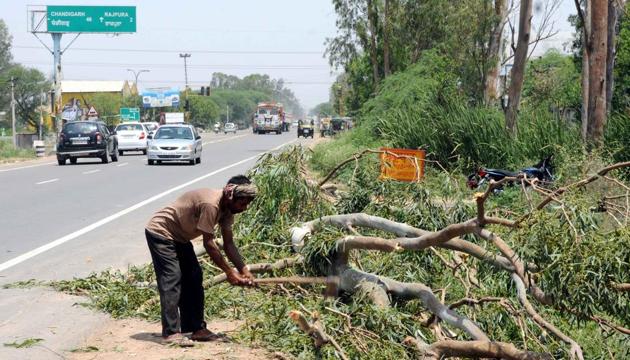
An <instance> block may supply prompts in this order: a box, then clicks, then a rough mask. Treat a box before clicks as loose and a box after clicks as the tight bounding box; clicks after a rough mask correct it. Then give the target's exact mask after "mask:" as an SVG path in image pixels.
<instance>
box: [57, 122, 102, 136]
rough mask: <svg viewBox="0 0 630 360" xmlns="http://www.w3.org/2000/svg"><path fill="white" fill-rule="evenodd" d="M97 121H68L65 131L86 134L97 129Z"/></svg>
mask: <svg viewBox="0 0 630 360" xmlns="http://www.w3.org/2000/svg"><path fill="white" fill-rule="evenodd" d="M96 130H97V128H96V124H95V123H85V122H75V123H67V124H66V126H65V127H64V131H65V132H66V133H67V134H85V133H91V132H94V131H96Z"/></svg>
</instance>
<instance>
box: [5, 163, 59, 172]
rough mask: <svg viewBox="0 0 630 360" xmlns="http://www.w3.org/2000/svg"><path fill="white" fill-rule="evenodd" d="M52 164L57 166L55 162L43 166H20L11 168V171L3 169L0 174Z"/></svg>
mask: <svg viewBox="0 0 630 360" xmlns="http://www.w3.org/2000/svg"><path fill="white" fill-rule="evenodd" d="M52 164H56V163H55V162H49V163H43V164H37V165H29V166H20V167H16V168H11V169H1V170H0V172H6V171H14V170H22V169H28V168H34V167H38V166H44V165H52Z"/></svg>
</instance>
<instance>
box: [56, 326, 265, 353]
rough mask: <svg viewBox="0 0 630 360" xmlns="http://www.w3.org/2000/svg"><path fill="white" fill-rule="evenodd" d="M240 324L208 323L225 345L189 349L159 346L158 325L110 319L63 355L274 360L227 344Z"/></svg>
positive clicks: (207, 345) (257, 351)
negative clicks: (225, 337)
mask: <svg viewBox="0 0 630 360" xmlns="http://www.w3.org/2000/svg"><path fill="white" fill-rule="evenodd" d="M242 325H243V323H242V322H240V321H227V320H225V321H224V320H217V321H213V322H210V323H208V328H209V329H210V330H211V331H213V332H220V333H224V334H225V335H226V336H227V339H228V340H227V341H226V342H207V343H196V345H195V346H194V347H192V348H177V347H170V346H166V345H163V344H162V343H161V336H160V331H161V328H160V324H159V323H150V322H147V321H143V320H138V319H125V320H112V321H111V322H110V323H109V324H108V325H107V326H104V327H102V328H100V329H98V330H97V331H96V332H95V333H94V334H93V335H91V336H90V337H88V339H87V340H86V341H85V343H84V344H82V345H81V346H79V347H78V348H76V349H72V350H70V351H68V352H66V353H65V354H64V356H65V357H66V358H67V359H72V360H101V359H102V360H105V359H107V360H129V359H186V360H189V359H190V360H193V359H194V360H197V359H226V360H227V359H230V360H246V359H277V357H275V356H274V354H272V353H271V352H269V351H267V350H264V349H257V348H248V347H245V346H242V345H238V344H235V343H233V342H229V338H230V334H232V333H234V332H235V331H236V330H237V329H238V328H239V327H240V326H242Z"/></svg>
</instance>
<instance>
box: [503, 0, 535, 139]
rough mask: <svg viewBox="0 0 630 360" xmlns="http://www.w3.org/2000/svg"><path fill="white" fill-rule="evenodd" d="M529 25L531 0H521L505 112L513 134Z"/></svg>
mask: <svg viewBox="0 0 630 360" xmlns="http://www.w3.org/2000/svg"><path fill="white" fill-rule="evenodd" d="M531 27H532V0H522V1H521V10H520V15H519V20H518V41H517V44H516V51H515V52H514V66H512V72H511V81H510V90H509V91H508V100H509V102H508V108H507V111H506V113H505V126H506V128H507V129H508V131H510V133H512V135H513V136H516V135H517V133H518V131H517V127H516V118H517V116H518V106H519V103H520V100H521V91H522V90H523V77H524V75H525V65H526V62H527V50H528V48H529V37H530V31H531Z"/></svg>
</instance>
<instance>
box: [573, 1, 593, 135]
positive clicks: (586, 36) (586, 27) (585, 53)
mask: <svg viewBox="0 0 630 360" xmlns="http://www.w3.org/2000/svg"><path fill="white" fill-rule="evenodd" d="M589 4H590V1H586V2H585V4H584V12H583V13H582V14H583V16H582V17H581V18H582V29H583V31H582V114H581V116H580V117H581V123H582V131H581V133H582V140H583V141H586V140H587V139H586V134H587V132H588V89H589V86H588V79H589V77H588V67H589V61H588V59H589V54H590V52H591V50H590V44H589V41H590V37H591V35H590V34H591V6H590V5H589ZM576 6H577V10H578V13H580V12H581V8H580V7H579V6H580V5H579V3H577V2H576Z"/></svg>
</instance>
